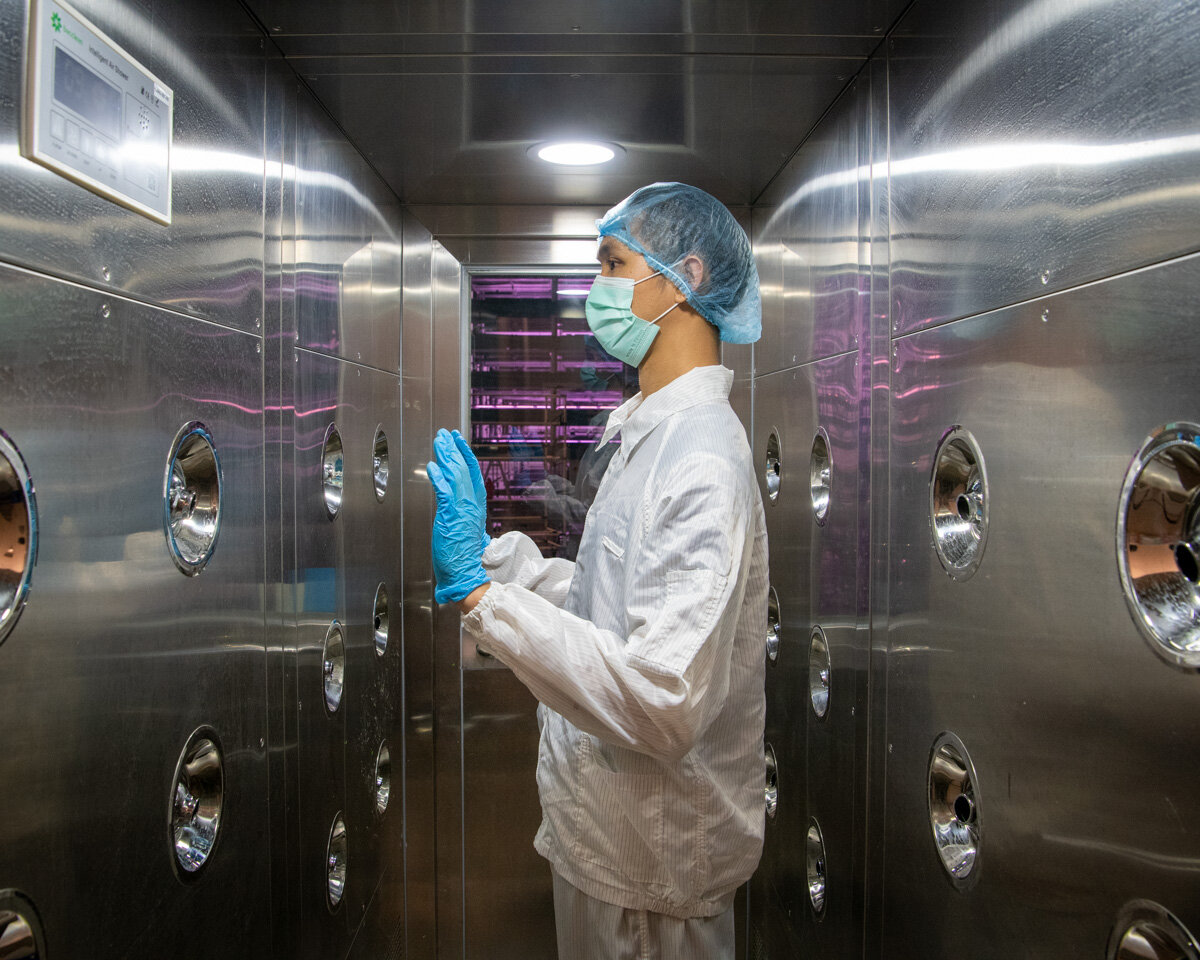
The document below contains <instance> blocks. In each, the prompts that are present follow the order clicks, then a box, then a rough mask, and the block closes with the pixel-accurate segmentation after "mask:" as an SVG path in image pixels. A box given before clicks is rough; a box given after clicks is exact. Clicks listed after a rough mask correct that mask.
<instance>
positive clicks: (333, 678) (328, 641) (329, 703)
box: [321, 620, 346, 713]
mask: <svg viewBox="0 0 1200 960" xmlns="http://www.w3.org/2000/svg"><path fill="white" fill-rule="evenodd" d="M345 676H346V641H345V638H344V637H343V636H342V625H341V624H340V623H338V622H337V621H336V620H334V621H333V623H331V624H330V625H329V629H328V630H327V631H326V632H325V651H324V653H323V654H322V657H321V681H322V683H323V685H324V688H325V709H326V710H328V711H329V712H330V713H337V709H338V707H340V706H341V704H342V683H343V680H344V679H345Z"/></svg>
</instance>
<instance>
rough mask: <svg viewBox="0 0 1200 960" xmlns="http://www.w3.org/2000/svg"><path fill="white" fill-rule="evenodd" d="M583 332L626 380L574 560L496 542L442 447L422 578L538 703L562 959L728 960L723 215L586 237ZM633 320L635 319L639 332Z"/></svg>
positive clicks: (754, 550)
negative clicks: (632, 381)
mask: <svg viewBox="0 0 1200 960" xmlns="http://www.w3.org/2000/svg"><path fill="white" fill-rule="evenodd" d="M597 226H598V227H599V231H600V238H601V239H600V246H599V251H598V255H597V259H598V260H599V261H600V266H601V272H600V276H599V277H598V278H597V280H596V281H595V285H594V286H593V288H592V292H591V293H590V294H589V296H588V302H587V307H586V313H587V317H588V324H589V326H590V327H591V328H592V330H593V332H594V333H595V334H596V336H597V338H598V339H599V340H600V343H601V344H602V345H603V346H604V348H605V349H606V350H607V351H608V352H609V353H611V354H613V355H614V356H616V357H619V358H620V359H622V360H624V361H625V362H627V363H630V364H632V365H634V366H636V367H637V369H638V379H639V386H640V387H641V392H640V393H638V394H637V395H636V396H634V397H633V398H632V399H630V400H629V401H627V402H626V403H624V404H623V405H622V406H620V407H618V408H617V410H615V411H614V412H613V413H612V414H611V416H610V417H609V419H608V424H607V428H606V430H605V432H604V436H603V438H602V440H601V443H607V442H608V441H609V440H610V439H612V438H613V437H614V436H616V435H618V434H619V435H620V438H621V442H620V448H619V450H618V452H617V453H616V455H615V456H614V457H613V460H612V462H611V464H610V465H609V468H608V470H607V472H606V473H605V474H604V478H603V480H602V481H601V484H600V489H599V491H598V493H597V496H596V500H595V502H594V504H593V505H592V508H591V511H590V512H589V514H588V516H587V520H586V522H585V525H584V529H583V538H582V540H581V542H580V546H579V553H578V556H577V559H576V561H575V562H574V563H572V562H570V561H568V560H564V559H558V558H555V559H544V558H542V556H541V555H540V553H539V551H538V550H537V548H536V547H535V546H534V544H533V542H532V541H531V540H530V539H529V538H528V537H526V536H524V535H523V534H521V533H516V532H513V533H507V534H505V535H504V536H502V537H500V538H498V539H496V540H491V541H489V539H488V537H487V535H486V533H485V524H484V520H485V512H486V508H485V504H484V499H485V494H484V488H483V480H482V477H481V476H480V474H479V468H478V464H477V463H476V461H475V458H474V456H473V455H472V453H471V450H470V448H469V447H468V446H467V444H466V442H465V441H464V440H463V439H462V437H461V436H459V435H458V434H457V433H455V434H453V435H451V434H449V433H446V432H445V431H440V432H439V434H438V437H437V439H436V440H435V443H434V448H435V452H436V455H437V458H438V462H437V463H430V464H429V466H428V470H429V475H430V479H431V480H432V482H433V484H434V487H435V489H436V491H437V497H438V512H437V518H436V519H435V521H434V537H433V552H434V569H435V574H436V576H437V580H438V589H437V599H438V602H439V603H442V602H447V601H455V602H457V603H458V604H459V607H460V609H461V611H462V614H463V625H464V627H465V628H466V630H467V631H468V632H469V633H470V634H471V635H472V636H473V637H474V639H475V640H476V642H477V643H478V644H479V646H480V647H481V648H483V649H484V650H485V651H487V652H488V653H491V654H493V655H494V656H496V657H497V658H499V659H500V660H502V661H503V662H504V663H506V664H507V665H508V666H509V667H510V668H511V669H512V670H513V672H514V673H515V674H516V676H517V677H518V678H519V679H520V680H521V681H522V682H523V683H524V684H525V685H526V686H527V687H528V688H529V689H530V690H531V691H532V692H533V694H534V695H535V696H536V697H537V698H538V700H539V701H540V706H539V708H538V719H539V723H540V726H541V743H540V747H539V751H538V769H537V782H538V791H539V795H540V798H541V803H542V812H543V820H542V825H541V829H540V830H539V831H538V834H537V838H536V840H535V846H536V847H537V850H538V852H539V853H541V854H542V855H543V856H544V857H546V859H548V860H549V861H550V864H551V867H552V870H553V876H554V908H555V920H556V925H557V929H558V944H559V956H560V958H561V960H607V958H610V957H611V958H616V957H622V958H624V957H637V958H642V957H654V958H656V960H672V958H678V960H685V958H686V960H707V958H714V960H715V958H731V957H732V956H733V949H734V925H733V898H734V894H735V892H736V890H737V888H738V887H739V886H740V885H741V884H742V883H744V882H745V881H746V880H747V879H748V878H749V877H750V875H751V874H752V873H753V872H754V869H755V867H756V866H757V864H758V860H759V856H760V854H761V850H762V831H763V810H764V808H763V750H762V735H763V713H764V702H763V699H764V698H763V669H764V650H765V646H764V637H765V635H766V609H767V590H768V585H767V541H766V529H765V524H764V520H763V513H762V501H761V499H760V497H759V493H758V487H757V483H756V480H755V474H754V469H753V465H752V457H751V453H750V449H749V446H748V444H747V442H746V436H745V431H744V430H743V428H742V426H741V424H740V423H739V421H738V420H737V417H736V416H735V415H734V413H733V411H732V409H731V408H730V406H729V401H728V396H729V389H730V386H731V384H732V381H733V374H732V372H731V371H729V370H727V369H726V368H724V367H723V366H721V365H720V343H719V341H720V340H722V339H724V340H727V341H731V342H738V343H746V342H753V341H754V340H757V339H758V336H759V333H760V330H761V308H760V304H759V295H758V275H757V271H756V269H755V266H754V259H753V255H752V252H751V249H750V244H749V241H748V240H747V238H746V235H745V232H744V231H743V230H742V229H741V227H740V226H738V224H737V222H736V221H735V220H734V218H733V216H732V215H731V214H730V213H729V211H728V210H727V209H726V208H725V207H724V206H722V205H721V204H720V203H719V202H718V201H717V200H716V199H714V198H713V197H711V196H709V195H708V194H707V193H704V192H703V191H701V190H698V189H696V188H694V187H689V186H686V185H683V184H670V183H668V184H652V185H651V186H648V187H643V188H642V189H640V190H638V191H636V192H635V193H633V194H632V195H631V196H630V197H628V198H627V199H626V200H624V201H623V202H622V203H620V204H618V205H617V206H616V207H614V208H613V209H612V210H610V211H609V212H608V213H607V214H606V215H605V217H604V218H603V219H601V220H600V221H598V222H597ZM646 318H649V319H646Z"/></svg>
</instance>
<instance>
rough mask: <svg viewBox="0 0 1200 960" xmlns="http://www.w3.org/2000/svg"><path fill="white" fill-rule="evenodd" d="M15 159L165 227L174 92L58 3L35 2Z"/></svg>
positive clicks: (31, 8)
mask: <svg viewBox="0 0 1200 960" xmlns="http://www.w3.org/2000/svg"><path fill="white" fill-rule="evenodd" d="M28 31H29V35H28V38H27V42H28V49H27V53H26V63H27V69H28V74H27V76H26V81H25V100H24V114H23V118H22V119H23V125H22V126H23V129H22V134H23V136H22V149H21V152H22V153H23V154H24V155H25V156H26V157H28V158H29V159H30V160H34V161H36V162H37V163H40V164H42V165H44V166H46V167H49V168H50V169H51V170H54V171H55V172H56V173H59V174H61V175H63V176H64V177H68V178H70V179H71V180H74V181H75V182H76V183H79V184H81V185H82V186H85V187H87V188H88V189H89V190H92V191H94V192H96V193H98V194H100V195H101V196H103V197H107V198H109V199H110V200H114V201H116V202H117V203H120V204H122V205H123V206H126V207H128V208H129V209H131V210H135V211H137V212H138V213H141V214H143V215H144V216H147V217H149V218H150V219H152V220H156V221H158V222H159V223H163V224H169V223H170V222H171V131H172V116H173V113H172V111H173V93H172V91H171V89H170V88H169V87H167V86H165V85H164V84H163V83H161V82H160V81H159V80H158V78H157V77H155V76H154V75H153V74H152V73H150V72H149V71H148V70H146V68H145V67H143V66H142V65H141V64H139V63H138V62H137V61H136V60H134V59H133V58H132V57H130V56H129V54H127V53H126V52H125V51H124V50H122V49H121V48H120V47H119V46H117V45H116V44H115V43H113V42H112V40H110V39H109V38H108V37H107V36H105V35H104V34H103V33H101V32H100V30H99V29H98V28H96V27H95V26H93V25H92V24H91V23H90V22H89V21H88V20H87V19H85V18H84V17H83V16H82V15H80V14H79V13H78V12H77V11H76V10H75V9H74V8H73V7H71V6H70V5H68V4H66V3H63V2H62V0H32V2H31V3H30V6H29V26H28Z"/></svg>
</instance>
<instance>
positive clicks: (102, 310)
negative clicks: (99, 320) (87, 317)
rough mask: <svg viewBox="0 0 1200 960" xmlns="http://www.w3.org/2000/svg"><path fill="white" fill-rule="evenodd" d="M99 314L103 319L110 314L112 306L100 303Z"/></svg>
mask: <svg viewBox="0 0 1200 960" xmlns="http://www.w3.org/2000/svg"><path fill="white" fill-rule="evenodd" d="M100 316H102V317H103V318H104V319H105V320H107V319H108V318H109V317H111V316H112V308H111V307H109V305H108V304H107V303H102V304H100Z"/></svg>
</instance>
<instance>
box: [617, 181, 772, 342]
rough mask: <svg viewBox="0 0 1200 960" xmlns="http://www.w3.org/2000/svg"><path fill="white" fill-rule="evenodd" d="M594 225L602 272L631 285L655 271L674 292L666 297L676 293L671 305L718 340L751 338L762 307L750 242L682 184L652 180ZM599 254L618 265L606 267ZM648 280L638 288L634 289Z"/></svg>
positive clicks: (718, 208) (722, 210) (709, 201)
mask: <svg viewBox="0 0 1200 960" xmlns="http://www.w3.org/2000/svg"><path fill="white" fill-rule="evenodd" d="M596 226H597V228H598V229H599V231H600V238H601V239H600V255H599V256H598V257H597V259H599V260H600V265H601V272H602V273H606V272H607V273H608V275H610V276H629V277H633V278H634V279H635V280H636V279H641V278H642V277H644V276H649V275H650V274H652V273H653V272H655V271H659V272H661V274H662V276H663V277H665V278H666V279H667V280H669V281H670V283H671V284H672V285H673V286H674V287H675V291H672V292H671V297H672V298H673V299H675V298H676V293H677V294H678V300H679V302H682V301H683V300H685V299H686V301H687V302H688V303H689V304H690V305H691V306H692V307H693V308H694V309H695V310H696V311H697V312H698V313H699V314H700V315H701V316H702V317H704V319H706V320H707V321H708V322H709V323H711V324H712V325H713V326H715V327H716V328H717V330H718V331H719V334H720V338H721V339H722V340H725V341H727V342H729V343H753V342H754V341H756V340H757V339H758V338H759V335H760V334H761V332H762V305H761V301H760V299H759V292H758V270H757V268H756V266H755V263H754V253H753V251H752V250H751V248H750V240H749V238H748V237H747V236H746V232H745V231H744V230H743V229H742V228H741V225H740V224H738V222H737V221H736V220H735V219H734V218H733V214H731V213H730V212H729V210H728V209H727V208H726V207H725V205H724V204H722V203H721V202H720V201H719V200H717V199H716V198H715V197H713V196H711V195H710V194H707V193H705V192H704V191H703V190H700V189H697V188H696V187H691V186H688V185H687V184H684V183H653V184H650V185H649V186H647V187H642V188H641V189H640V190H635V191H634V192H633V193H632V194H630V195H629V196H628V197H626V198H625V199H624V200H622V201H621V202H620V203H619V204H617V205H616V206H615V207H613V208H612V209H611V210H609V211H608V213H606V214H605V215H604V216H603V217H602V218H601V219H600V220H597V221H596ZM613 240H615V241H619V244H615V243H613V242H612V241H613ZM606 243H607V244H608V247H607V249H606V247H605V244H606ZM622 248H624V249H622ZM613 254H615V255H616V257H615V258H614V257H612V256H611V255H613ZM605 255H610V259H618V260H620V263H619V264H613V266H612V267H611V268H610V267H608V266H606V260H605ZM610 270H611V272H610ZM626 270H630V271H632V272H625V271H626ZM654 283H655V281H650V283H647V284H640V285H639V290H640V289H641V287H650V286H651V284H654ZM647 293H649V291H647ZM664 293H665V291H664ZM644 297H645V294H643V298H644ZM655 299H656V300H658V299H659V298H658V297H655ZM664 302H667V303H668V305H669V301H664ZM634 312H635V313H636V314H637V315H638V316H642V317H647V316H650V317H652V316H654V314H652V313H651V314H649V315H647V313H644V312H638V311H637V310H635V311H634Z"/></svg>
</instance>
